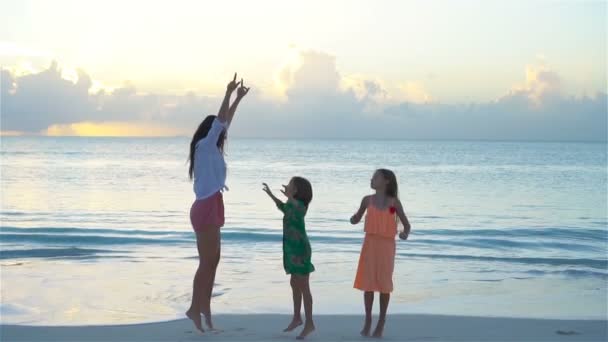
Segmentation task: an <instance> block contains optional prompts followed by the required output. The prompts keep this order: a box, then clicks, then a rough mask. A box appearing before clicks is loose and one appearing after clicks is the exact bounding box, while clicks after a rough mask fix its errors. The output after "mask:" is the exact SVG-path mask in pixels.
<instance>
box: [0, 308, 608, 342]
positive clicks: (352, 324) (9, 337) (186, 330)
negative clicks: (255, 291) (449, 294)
mask: <svg viewBox="0 0 608 342" xmlns="http://www.w3.org/2000/svg"><path fill="white" fill-rule="evenodd" d="M290 318H291V317H290V316H288V315H261V314H252V315H220V316H218V317H217V318H216V325H217V326H218V327H219V328H221V329H222V331H221V332H206V333H204V334H201V333H198V332H195V331H194V329H193V326H192V324H191V322H190V321H189V320H187V319H181V320H175V321H169V322H159V323H148V324H134V325H106V326H63V327H61V326H54V327H48V326H21V325H20V326H16V325H3V326H2V327H1V329H2V332H1V336H0V337H1V339H2V341H7V342H8V341H81V342H86V341H289V340H295V336H296V335H297V332H299V329H296V330H295V331H294V332H291V333H282V332H281V331H282V329H283V328H284V326H286V325H287V323H288V322H289V320H290ZM362 320H363V317H362V316H347V315H319V316H316V318H315V325H316V328H317V330H316V331H315V332H313V333H312V334H311V335H309V337H308V338H307V340H308V341H366V340H370V338H364V337H362V336H360V335H359V333H358V332H359V329H360V328H361V324H362ZM606 329H607V322H606V321H599V320H543V319H513V318H492V317H464V316H440V315H404V314H395V315H389V317H388V320H387V323H386V327H385V334H384V338H383V340H385V341H605V340H606V338H608V335H607V332H606ZM371 340H374V339H371Z"/></svg>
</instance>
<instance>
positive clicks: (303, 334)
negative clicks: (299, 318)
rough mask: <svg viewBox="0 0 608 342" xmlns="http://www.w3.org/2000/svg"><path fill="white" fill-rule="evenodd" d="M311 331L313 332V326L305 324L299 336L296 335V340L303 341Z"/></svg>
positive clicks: (312, 324)
mask: <svg viewBox="0 0 608 342" xmlns="http://www.w3.org/2000/svg"><path fill="white" fill-rule="evenodd" d="M313 331H315V324H314V323H309V322H306V324H305V325H304V329H302V332H300V335H298V337H296V339H298V340H303V339H305V338H306V336H308V334H310V333H311V332H313Z"/></svg>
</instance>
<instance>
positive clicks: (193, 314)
mask: <svg viewBox="0 0 608 342" xmlns="http://www.w3.org/2000/svg"><path fill="white" fill-rule="evenodd" d="M186 316H187V317H188V318H190V319H191V320H192V322H193V323H194V326H195V327H196V329H198V331H200V332H205V330H204V329H203V322H202V320H201V314H199V313H196V312H194V311H193V310H192V309H190V310H188V311H186Z"/></svg>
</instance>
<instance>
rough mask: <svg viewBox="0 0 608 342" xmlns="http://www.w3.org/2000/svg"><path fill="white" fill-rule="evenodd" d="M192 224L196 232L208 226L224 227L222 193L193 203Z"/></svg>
mask: <svg viewBox="0 0 608 342" xmlns="http://www.w3.org/2000/svg"><path fill="white" fill-rule="evenodd" d="M190 222H191V223H192V228H193V229H194V231H195V232H199V231H201V230H203V229H204V228H205V227H208V226H216V227H221V226H223V225H224V196H223V195H222V193H221V192H219V191H218V192H216V193H215V194H213V195H211V196H209V197H207V198H205V199H199V200H196V201H194V203H192V208H190Z"/></svg>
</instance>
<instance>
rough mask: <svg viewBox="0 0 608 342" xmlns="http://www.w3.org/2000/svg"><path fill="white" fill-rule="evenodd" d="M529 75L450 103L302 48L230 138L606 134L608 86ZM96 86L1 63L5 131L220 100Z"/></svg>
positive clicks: (190, 115)
mask: <svg viewBox="0 0 608 342" xmlns="http://www.w3.org/2000/svg"><path fill="white" fill-rule="evenodd" d="M522 78H523V81H522V84H520V85H518V86H515V87H514V88H513V89H511V90H510V91H507V92H506V94H505V95H504V96H502V97H500V98H498V99H496V100H494V101H488V102H482V103H472V104H442V103H440V102H438V101H437V100H434V99H433V98H432V97H431V95H430V94H429V93H428V92H427V91H426V90H425V88H424V87H423V85H422V84H421V83H419V82H416V81H404V82H402V83H400V84H397V85H393V86H391V85H390V84H386V83H385V82H383V81H382V80H377V79H373V78H371V77H365V76H361V75H348V76H343V75H341V74H340V73H339V72H338V70H337V68H336V61H335V57H333V56H331V55H329V54H326V53H323V52H318V51H300V52H299V53H297V54H296V55H294V58H293V60H292V61H291V62H290V63H287V64H285V65H284V66H283V67H282V68H281V69H280V70H279V72H278V73H277V81H278V84H277V85H278V88H279V89H280V94H281V95H282V96H283V98H282V101H278V100H277V99H276V97H275V98H273V97H267V96H266V95H263V94H260V93H259V92H256V85H255V82H254V81H251V82H249V84H250V85H251V86H252V87H253V88H252V91H251V93H250V95H248V97H247V98H246V99H245V100H244V101H243V102H242V103H241V106H240V109H239V113H238V114H237V118H236V119H235V122H234V123H233V127H232V129H231V135H232V136H242V137H292V138H303V137H310V138H390V139H394V138H403V139H490V140H492V139H499V140H585V141H586V140H593V141H606V136H607V133H606V130H607V128H606V126H607V124H606V121H607V119H606V117H607V109H606V94H605V93H598V94H596V95H595V96H593V97H572V96H567V95H565V94H564V92H563V90H562V84H563V82H564V81H563V80H562V79H561V78H560V76H559V74H558V73H557V72H555V71H554V70H552V69H550V68H548V67H547V66H546V65H544V64H541V65H535V66H528V67H527V68H526V73H525V75H523V76H522ZM246 81H248V80H247V79H246ZM455 86H457V85H455ZM93 87H94V81H92V80H91V77H90V76H89V75H87V74H86V73H85V72H84V71H82V70H79V71H78V72H77V77H76V78H74V77H72V80H71V81H68V80H65V79H64V78H63V77H62V71H61V70H60V68H59V67H58V66H57V65H56V64H53V65H52V66H51V67H49V68H48V69H47V70H44V71H42V72H39V73H34V74H30V75H22V76H18V75H14V74H13V73H11V72H10V71H8V70H2V104H1V111H2V115H1V124H2V130H3V131H25V132H40V131H42V132H47V133H49V132H55V133H61V132H64V131H65V132H67V133H70V134H72V133H74V130H76V131H77V130H78V129H80V130H86V129H94V128H98V129H100V130H101V129H102V128H103V129H106V130H107V131H118V132H121V134H122V133H124V128H125V127H126V129H127V133H128V130H129V129H131V130H132V131H133V132H134V133H133V134H134V135H142V134H145V133H146V132H149V133H150V134H151V135H165V134H183V135H190V134H191V133H192V132H193V131H194V129H195V127H196V126H197V125H198V123H199V122H200V120H201V119H202V118H203V117H204V116H205V115H207V114H215V113H217V109H218V107H219V105H220V102H221V98H220V97H216V96H198V95H196V94H194V93H188V94H185V95H167V94H154V93H151V94H142V93H139V92H138V91H137V89H136V87H135V86H134V85H132V84H126V85H124V86H123V87H120V88H117V89H114V90H111V91H109V90H100V91H96V92H93V91H92V90H91V89H92V88H93ZM85 124H86V125H89V126H86V125H85ZM94 124H98V125H100V126H99V127H95V126H91V125H94ZM120 124H122V125H123V126H121V127H122V128H120V127H119V125H120ZM78 125H80V126H78ZM49 127H51V130H50V131H49ZM136 127H141V128H143V130H138V129H136ZM162 127H164V128H166V129H165V130H161V131H159V130H158V129H159V128H162ZM168 132H170V133H168Z"/></svg>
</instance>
